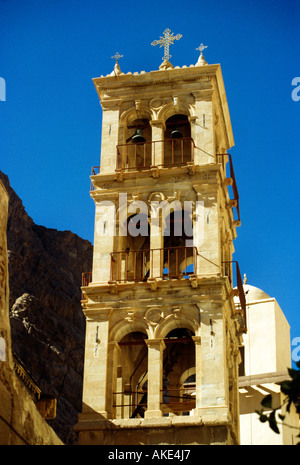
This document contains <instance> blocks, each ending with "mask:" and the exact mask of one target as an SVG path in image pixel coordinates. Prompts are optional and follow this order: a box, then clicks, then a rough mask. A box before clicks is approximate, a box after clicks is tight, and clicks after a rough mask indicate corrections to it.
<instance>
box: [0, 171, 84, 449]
mask: <svg viewBox="0 0 300 465" xmlns="http://www.w3.org/2000/svg"><path fill="white" fill-rule="evenodd" d="M0 179H1V180H2V182H3V184H4V186H5V187H6V190H7V192H8V195H9V212H8V225H7V248H8V257H9V291H10V323H11V338H12V349H13V351H14V352H15V353H16V355H17V356H18V357H19V359H20V360H21V362H22V363H23V364H24V365H25V367H26V369H27V370H28V372H29V373H30V375H31V376H32V377H33V378H34V379H35V381H36V382H37V384H38V386H39V387H40V389H41V390H42V394H44V395H47V396H53V397H55V398H56V399H57V416H56V419H55V420H50V421H49V424H50V425H51V426H52V428H53V429H54V431H55V432H56V433H57V434H58V436H59V437H60V438H61V439H62V441H63V442H64V443H65V444H74V443H76V442H77V436H76V434H75V433H74V431H73V426H74V424H75V423H76V422H77V415H78V412H80V411H81V402H82V380H83V363H84V338H85V318H84V315H83V313H82V310H81V303H80V300H81V291H80V286H81V273H82V272H83V271H90V270H91V269H92V245H91V243H90V242H89V241H86V240H83V239H81V238H80V237H78V236H77V235H75V234H73V233H72V232H70V231H57V230H55V229H49V228H45V227H43V226H38V225H36V224H35V223H34V222H33V221H32V219H31V218H30V217H29V216H28V215H27V213H26V211H25V208H24V206H23V204H22V201H21V200H20V199H19V197H18V196H17V195H16V193H15V192H14V190H13V189H12V188H11V187H10V184H9V180H8V177H7V176H6V175H5V174H3V173H1V172H0Z"/></svg>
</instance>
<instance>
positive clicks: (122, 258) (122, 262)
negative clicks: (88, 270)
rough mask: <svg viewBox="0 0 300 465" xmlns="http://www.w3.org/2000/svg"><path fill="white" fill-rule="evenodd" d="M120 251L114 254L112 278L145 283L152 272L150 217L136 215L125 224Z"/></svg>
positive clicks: (141, 214) (130, 217)
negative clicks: (150, 271)
mask: <svg viewBox="0 0 300 465" xmlns="http://www.w3.org/2000/svg"><path fill="white" fill-rule="evenodd" d="M122 228H123V234H124V235H123V236H120V243H119V251H118V252H115V253H113V254H112V278H113V279H115V280H117V281H143V280H146V279H147V277H148V276H149V270H150V226H149V221H148V215H146V214H145V213H135V214H132V215H130V216H129V217H128V218H127V219H126V221H125V222H124V224H123V225H122Z"/></svg>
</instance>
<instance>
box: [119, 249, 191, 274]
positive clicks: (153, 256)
mask: <svg viewBox="0 0 300 465" xmlns="http://www.w3.org/2000/svg"><path fill="white" fill-rule="evenodd" d="M196 255H197V248H196V247H184V246H182V247H166V248H160V249H145V250H124V251H121V252H112V253H111V281H120V282H122V281H125V282H126V281H146V280H147V279H148V278H150V277H151V278H163V279H171V278H180V277H182V278H187V277H189V276H190V275H191V274H197V270H196V265H197V260H196Z"/></svg>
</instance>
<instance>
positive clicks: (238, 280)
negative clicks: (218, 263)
mask: <svg viewBox="0 0 300 465" xmlns="http://www.w3.org/2000/svg"><path fill="white" fill-rule="evenodd" d="M223 264H224V274H225V276H228V277H229V279H230V281H231V285H232V286H235V291H236V294H237V296H238V298H239V307H240V309H241V313H242V324H241V326H242V329H244V330H245V329H246V328H247V314H246V298H245V293H244V286H243V281H242V276H241V272H240V267H239V264H238V262H237V261H226V262H223ZM231 264H233V265H234V266H235V273H234V279H232V277H231V272H229V271H228V265H229V266H230V268H231Z"/></svg>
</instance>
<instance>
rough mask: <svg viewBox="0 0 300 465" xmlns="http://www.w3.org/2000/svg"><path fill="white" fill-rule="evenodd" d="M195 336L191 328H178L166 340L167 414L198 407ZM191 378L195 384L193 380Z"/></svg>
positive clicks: (163, 407)
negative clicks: (191, 381)
mask: <svg viewBox="0 0 300 465" xmlns="http://www.w3.org/2000/svg"><path fill="white" fill-rule="evenodd" d="M192 336H194V333H193V332H192V331H191V330H189V329H187V328H176V329H174V330H172V331H170V332H169V333H168V334H167V336H166V338H165V339H164V342H165V346H166V348H165V350H164V358H163V395H162V411H163V414H164V415H166V416H168V415H170V414H172V415H182V414H189V412H190V411H191V410H192V409H193V408H195V395H194V394H195V345H194V341H193V339H192ZM191 377H193V380H194V382H193V383H190V379H192V378H191Z"/></svg>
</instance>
